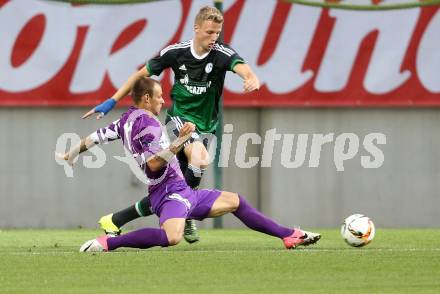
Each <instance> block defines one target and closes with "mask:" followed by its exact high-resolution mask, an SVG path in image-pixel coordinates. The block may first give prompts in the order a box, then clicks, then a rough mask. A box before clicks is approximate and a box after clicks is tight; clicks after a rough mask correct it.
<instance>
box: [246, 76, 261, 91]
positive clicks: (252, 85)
mask: <svg viewBox="0 0 440 294" xmlns="http://www.w3.org/2000/svg"><path fill="white" fill-rule="evenodd" d="M259 89H260V81H259V80H258V78H257V77H256V76H255V75H254V76H253V77H251V78H249V79H246V80H244V81H243V91H244V92H245V93H249V92H252V91H258V90H259Z"/></svg>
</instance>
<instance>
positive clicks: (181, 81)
mask: <svg viewBox="0 0 440 294" xmlns="http://www.w3.org/2000/svg"><path fill="white" fill-rule="evenodd" d="M188 82H189V77H188V74H186V75H185V77H184V78H183V79H180V83H181V84H183V85H187V84H188Z"/></svg>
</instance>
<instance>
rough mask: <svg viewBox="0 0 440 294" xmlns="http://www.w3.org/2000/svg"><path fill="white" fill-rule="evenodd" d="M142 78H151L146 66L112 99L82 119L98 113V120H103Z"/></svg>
mask: <svg viewBox="0 0 440 294" xmlns="http://www.w3.org/2000/svg"><path fill="white" fill-rule="evenodd" d="M142 76H147V77H149V76H150V73H149V72H148V69H147V67H146V66H144V67H142V68H141V69H140V70H139V71H137V72H135V73H134V74H132V75H131V76H130V77H129V78H128V80H127V81H126V82H125V83H124V84H123V85H122V86H121V88H119V90H118V91H116V93H115V94H114V95H113V96H112V97H110V98H108V99H107V100H105V101H104V102H102V103H101V104H99V105H98V106H96V107H94V108H92V109H91V110H90V111H88V112H87V113H86V114H84V115H83V116H82V118H87V117H89V116H91V115H93V114H94V113H98V116H97V117H96V119H100V118H102V117H103V116H104V115H106V114H107V113H108V112H110V110H112V109H113V107H115V105H116V103H118V101H119V100H121V99H122V98H124V97H125V96H127V95H128V94H129V93H130V90H131V88H132V87H133V85H134V83H135V82H136V81H137V80H138V79H139V78H140V77H142Z"/></svg>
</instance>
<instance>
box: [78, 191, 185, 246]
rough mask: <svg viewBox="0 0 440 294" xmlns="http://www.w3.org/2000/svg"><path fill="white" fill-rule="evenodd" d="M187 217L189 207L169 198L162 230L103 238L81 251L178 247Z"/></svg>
mask: <svg viewBox="0 0 440 294" xmlns="http://www.w3.org/2000/svg"><path fill="white" fill-rule="evenodd" d="M173 195H177V194H173ZM182 199H183V198H182ZM187 215H188V207H187V205H186V204H185V203H183V202H181V201H179V200H176V199H175V197H174V198H169V199H168V201H166V202H165V204H163V206H162V208H161V209H160V216H159V223H160V225H161V228H160V229H156V228H144V229H140V230H136V231H132V232H130V233H127V234H123V235H120V236H116V237H112V238H109V236H101V237H98V238H96V239H92V240H89V241H87V242H85V243H84V244H83V245H82V246H81V248H80V251H81V252H96V251H98V252H99V251H112V250H115V249H117V248H121V247H129V248H139V249H147V248H151V247H154V246H161V247H167V246H173V245H177V244H178V243H179V242H180V241H181V240H182V238H183V230H184V227H185V219H186V217H187Z"/></svg>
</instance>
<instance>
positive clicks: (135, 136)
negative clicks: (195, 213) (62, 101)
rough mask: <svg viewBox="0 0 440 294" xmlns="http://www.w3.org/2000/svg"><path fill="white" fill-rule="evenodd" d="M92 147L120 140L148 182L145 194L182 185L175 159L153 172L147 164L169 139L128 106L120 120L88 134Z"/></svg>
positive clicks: (149, 119) (149, 118) (157, 125)
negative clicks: (92, 143) (161, 188)
mask: <svg viewBox="0 0 440 294" xmlns="http://www.w3.org/2000/svg"><path fill="white" fill-rule="evenodd" d="M90 138H91V139H92V140H93V141H94V142H95V144H102V143H108V142H110V141H114V140H117V139H122V143H123V144H124V148H125V149H126V150H128V152H129V153H131V154H132V155H133V157H134V159H135V160H136V162H137V163H138V164H139V167H140V168H141V170H142V171H144V173H145V174H146V176H147V178H148V180H149V186H148V191H149V193H152V192H153V191H155V190H156V189H158V188H159V187H167V186H186V184H185V180H184V177H183V175H182V172H181V171H180V167H179V163H178V161H177V158H176V157H175V156H174V157H173V158H172V159H171V160H170V161H169V163H168V164H167V165H165V166H164V167H163V168H162V169H160V170H159V171H156V172H153V171H151V170H150V168H149V167H148V165H147V160H148V158H149V157H150V156H152V155H154V154H156V153H157V152H159V151H161V150H163V149H166V148H168V147H169V140H168V137H167V136H166V134H165V132H164V131H163V128H162V124H161V123H160V122H159V120H158V119H157V118H156V117H153V116H152V115H151V114H148V113H147V112H146V111H145V110H143V109H139V108H136V107H133V106H132V107H130V108H129V109H128V110H127V111H126V112H125V113H123V114H122V116H121V117H120V119H118V120H116V121H114V122H112V123H111V124H109V125H108V126H107V127H105V128H101V129H98V130H97V131H96V132H94V133H92V134H91V135H90Z"/></svg>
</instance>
